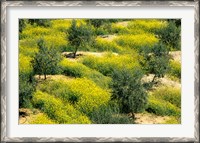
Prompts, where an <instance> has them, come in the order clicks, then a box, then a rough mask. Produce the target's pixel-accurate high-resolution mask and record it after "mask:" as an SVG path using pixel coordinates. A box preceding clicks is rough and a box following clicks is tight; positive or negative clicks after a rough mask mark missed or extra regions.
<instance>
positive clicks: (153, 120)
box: [135, 113, 170, 124]
mask: <svg viewBox="0 0 200 143" xmlns="http://www.w3.org/2000/svg"><path fill="white" fill-rule="evenodd" d="M169 119H170V117H168V116H156V115H153V114H150V113H138V114H136V120H135V123H137V124H164V123H165V122H166V121H167V120H169Z"/></svg>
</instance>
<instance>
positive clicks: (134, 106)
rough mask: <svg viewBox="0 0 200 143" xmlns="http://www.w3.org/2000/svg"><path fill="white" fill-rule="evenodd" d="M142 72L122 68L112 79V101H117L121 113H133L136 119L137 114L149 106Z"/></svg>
mask: <svg viewBox="0 0 200 143" xmlns="http://www.w3.org/2000/svg"><path fill="white" fill-rule="evenodd" d="M142 75H143V74H142V71H141V70H134V71H132V70H128V69H126V68H122V69H120V70H114V72H113V75H112V78H113V82H112V89H113V94H112V99H113V100H117V102H118V104H119V106H120V108H121V112H123V113H131V114H132V118H133V119H135V115H134V114H135V113H138V112H141V111H143V110H144V109H145V107H146V104H147V93H146V91H145V89H144V87H143V85H142V83H141V78H142Z"/></svg>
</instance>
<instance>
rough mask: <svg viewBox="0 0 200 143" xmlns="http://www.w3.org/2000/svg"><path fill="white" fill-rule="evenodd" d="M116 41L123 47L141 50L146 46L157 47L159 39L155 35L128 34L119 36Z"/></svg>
mask: <svg viewBox="0 0 200 143" xmlns="http://www.w3.org/2000/svg"><path fill="white" fill-rule="evenodd" d="M144 39H145V40H144ZM114 41H115V42H116V43H117V44H118V45H120V46H122V47H129V48H131V49H136V50H139V49H141V48H142V47H145V46H153V45H155V44H156V43H157V42H158V39H157V38H156V37H155V35H153V34H138V35H131V34H126V35H120V36H118V37H117V38H115V39H114Z"/></svg>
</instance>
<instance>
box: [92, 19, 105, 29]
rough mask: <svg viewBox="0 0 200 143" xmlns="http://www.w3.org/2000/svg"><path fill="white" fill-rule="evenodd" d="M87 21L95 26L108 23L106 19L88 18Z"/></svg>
mask: <svg viewBox="0 0 200 143" xmlns="http://www.w3.org/2000/svg"><path fill="white" fill-rule="evenodd" d="M88 22H89V23H90V24H91V25H93V26H94V27H95V28H99V27H100V26H102V25H103V24H105V23H108V20H107V19H88Z"/></svg>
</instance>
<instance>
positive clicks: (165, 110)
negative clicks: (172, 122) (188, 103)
mask: <svg viewBox="0 0 200 143" xmlns="http://www.w3.org/2000/svg"><path fill="white" fill-rule="evenodd" d="M146 110H147V111H148V112H150V113H154V114H156V115H161V116H166V115H167V116H171V115H172V116H180V114H181V110H180V108H178V107H176V106H175V105H173V104H171V103H170V102H167V101H164V100H159V99H156V98H155V97H151V96H150V97H149V103H148V107H147V109H146Z"/></svg>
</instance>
